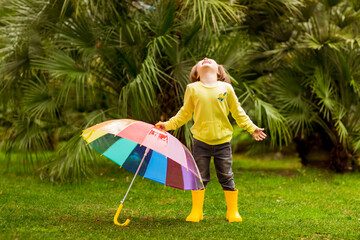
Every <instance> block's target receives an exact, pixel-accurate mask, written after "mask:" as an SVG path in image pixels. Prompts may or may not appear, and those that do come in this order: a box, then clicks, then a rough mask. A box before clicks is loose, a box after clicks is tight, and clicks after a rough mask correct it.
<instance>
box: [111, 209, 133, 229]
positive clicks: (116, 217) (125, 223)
mask: <svg viewBox="0 0 360 240" xmlns="http://www.w3.org/2000/svg"><path fill="white" fill-rule="evenodd" d="M123 206H124V205H123V204H122V203H121V204H120V206H119V208H118V210H117V211H116V214H115V216H114V223H115V224H116V225H118V226H122V227H125V226H127V225H128V224H129V222H130V220H129V219H126V221H125V222H124V223H119V222H118V220H117V219H118V217H119V215H120V212H121V209H122V208H123Z"/></svg>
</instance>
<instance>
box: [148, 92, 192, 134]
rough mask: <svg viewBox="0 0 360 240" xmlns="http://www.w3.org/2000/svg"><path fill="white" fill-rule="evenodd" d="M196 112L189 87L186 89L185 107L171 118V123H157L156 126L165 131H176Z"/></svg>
mask: <svg viewBox="0 0 360 240" xmlns="http://www.w3.org/2000/svg"><path fill="white" fill-rule="evenodd" d="M193 112H194V104H193V100H192V94H191V90H190V88H189V87H186V91H185V96H184V105H183V106H182V107H181V109H180V110H179V111H178V112H177V114H176V115H175V116H174V117H172V118H170V119H169V121H167V122H164V123H157V124H156V125H155V126H158V127H160V128H161V129H163V130H166V131H168V130H175V129H177V128H179V127H181V126H182V125H184V124H185V123H187V122H188V121H190V119H191V118H192V114H193Z"/></svg>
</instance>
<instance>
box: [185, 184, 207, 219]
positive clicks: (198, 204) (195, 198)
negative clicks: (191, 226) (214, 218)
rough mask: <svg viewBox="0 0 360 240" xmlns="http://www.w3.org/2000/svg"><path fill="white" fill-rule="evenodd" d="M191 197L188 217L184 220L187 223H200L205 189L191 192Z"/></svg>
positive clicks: (202, 217)
mask: <svg viewBox="0 0 360 240" xmlns="http://www.w3.org/2000/svg"><path fill="white" fill-rule="evenodd" d="M191 195H192V209H191V213H190V215H189V216H188V217H187V218H186V221H187V222H200V220H203V219H204V216H203V204H204V196H205V189H203V190H197V191H191Z"/></svg>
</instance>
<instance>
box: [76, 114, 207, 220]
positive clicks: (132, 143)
mask: <svg viewBox="0 0 360 240" xmlns="http://www.w3.org/2000/svg"><path fill="white" fill-rule="evenodd" d="M81 136H82V137H83V138H84V139H85V140H86V141H87V143H88V144H89V145H90V146H92V147H93V148H95V149H96V150H97V151H99V152H100V153H101V155H103V156H105V157H107V158H109V159H110V160H112V161H114V162H115V163H117V164H119V165H120V166H121V167H123V168H125V169H127V170H130V171H132V172H134V173H135V175H134V177H133V179H132V181H131V183H130V186H129V188H128V190H127V192H126V194H125V196H124V198H123V200H122V201H121V203H120V206H119V208H118V210H117V212H116V214H115V216H114V223H115V224H116V225H120V226H126V225H127V224H129V222H130V220H129V219H127V220H126V221H125V222H124V223H122V224H120V223H119V222H118V220H117V219H118V217H119V214H120V211H121V209H122V207H123V204H124V201H125V199H126V196H127V195H128V193H129V190H130V188H131V186H132V184H133V183H134V180H135V178H136V176H137V175H140V176H142V177H144V178H148V179H151V180H153V181H155V182H159V183H161V184H164V185H165V186H170V187H173V188H178V189H182V190H190V189H191V190H199V189H202V188H203V187H204V186H203V183H202V179H201V175H200V173H199V170H198V168H197V166H196V163H195V161H194V158H193V157H192V155H191V153H190V151H189V150H188V149H187V148H186V147H185V146H184V145H183V144H182V143H181V142H180V141H179V140H178V139H177V138H175V137H174V136H173V135H171V134H170V133H168V132H166V131H163V130H161V129H159V128H156V127H155V126H154V125H152V124H149V123H145V122H141V121H136V120H132V119H117V120H110V121H106V122H102V123H99V124H97V125H95V126H92V127H90V128H87V129H85V130H84V131H83V133H82V135H81Z"/></svg>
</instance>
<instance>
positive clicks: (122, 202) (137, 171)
mask: <svg viewBox="0 0 360 240" xmlns="http://www.w3.org/2000/svg"><path fill="white" fill-rule="evenodd" d="M148 152H149V148H146V149H145V153H144V156H143V158H142V159H141V162H140V164H139V167H138V169H137V170H136V173H135V175H134V177H133V179H132V181H131V183H130V186H129V188H128V190H127V191H126V193H125V196H124V198H123V200H122V201H121V204H124V202H125V199H126V197H127V195H128V193H129V191H130V188H131V186H132V185H133V183H134V181H135V178H136V175H137V174H138V173H139V170H140V168H141V165H142V163H143V162H144V159H145V157H146V155H147V154H148Z"/></svg>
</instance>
